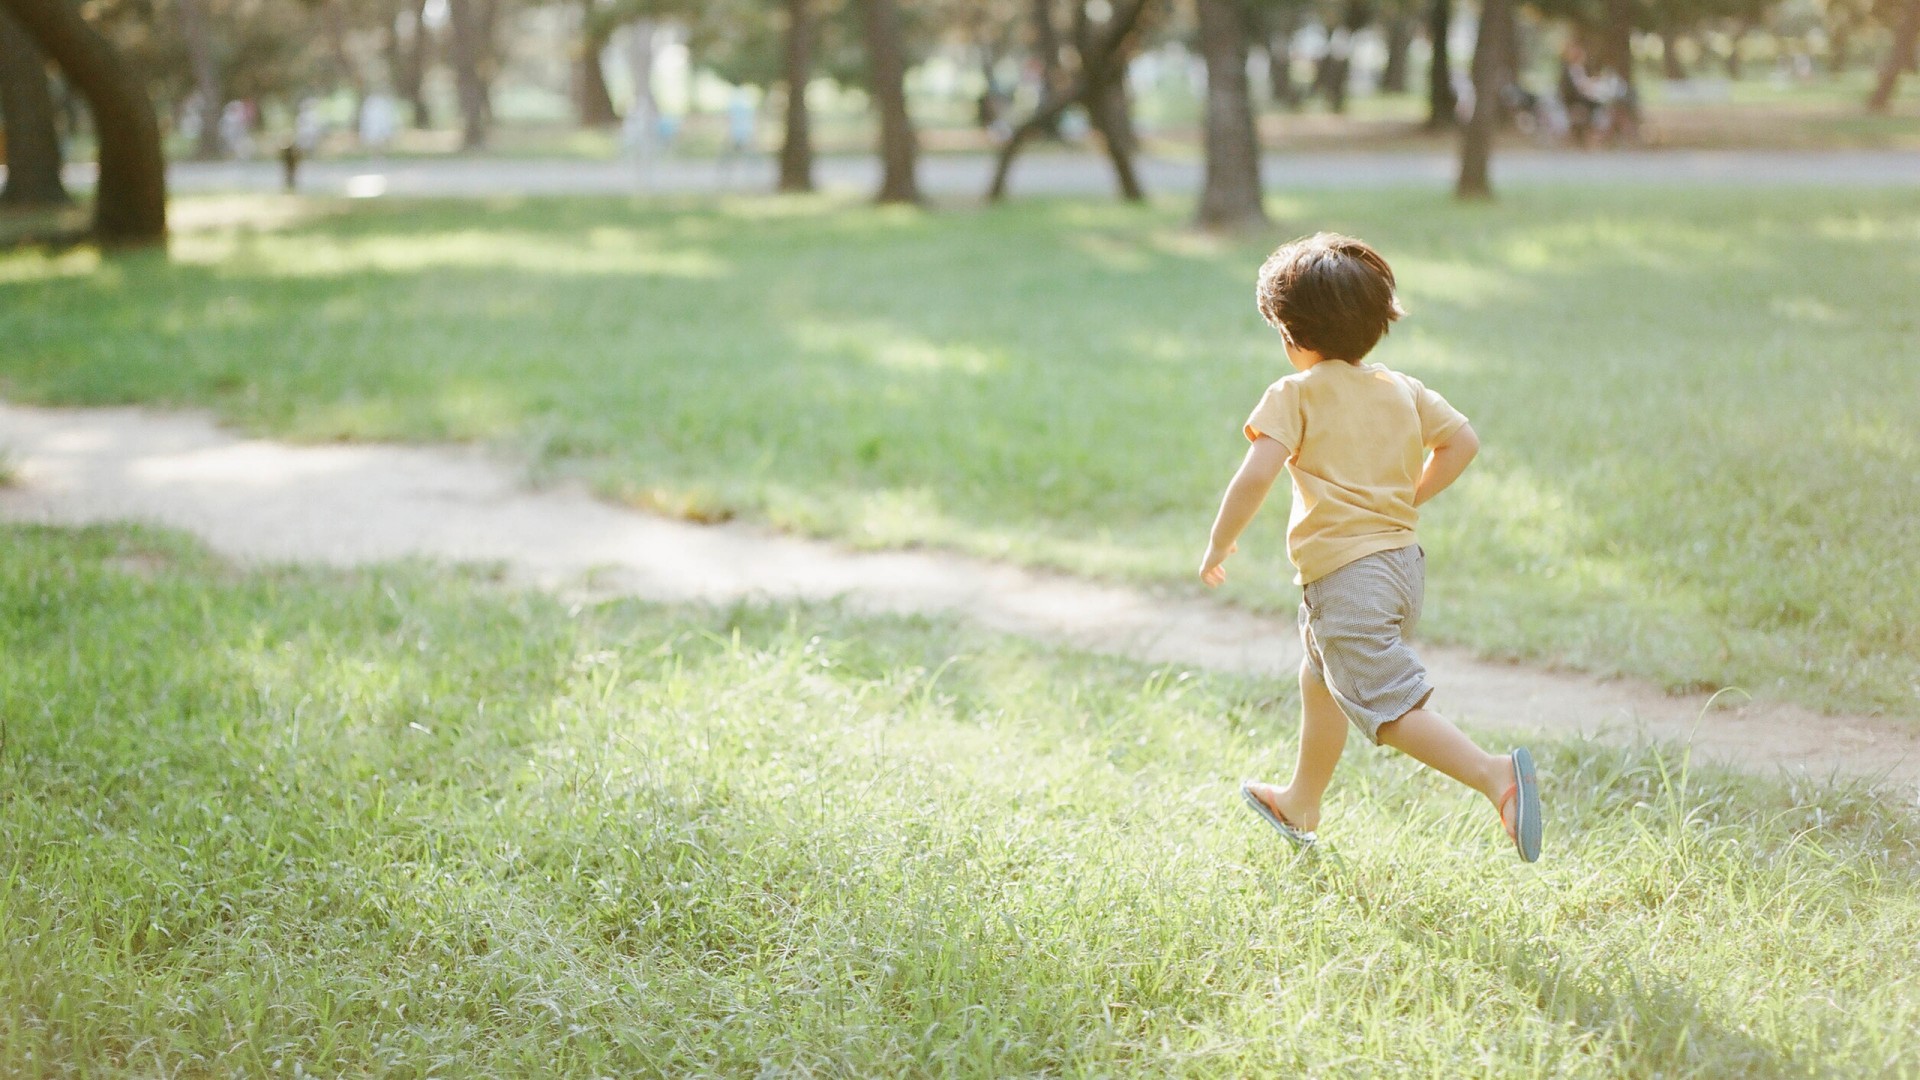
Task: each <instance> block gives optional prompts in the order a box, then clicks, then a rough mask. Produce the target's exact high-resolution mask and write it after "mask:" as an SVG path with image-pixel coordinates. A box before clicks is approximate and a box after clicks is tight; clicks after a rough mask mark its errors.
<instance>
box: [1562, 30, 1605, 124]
mask: <svg viewBox="0 0 1920 1080" xmlns="http://www.w3.org/2000/svg"><path fill="white" fill-rule="evenodd" d="M1559 93H1560V107H1561V108H1562V109H1564V110H1565V111H1566V114H1567V129H1568V130H1569V131H1570V132H1571V133H1572V135H1573V141H1574V143H1575V144H1576V145H1579V146H1582V147H1588V146H1592V145H1593V140H1594V135H1595V134H1596V132H1597V131H1598V130H1599V124H1600V123H1601V121H1602V117H1601V109H1602V108H1603V107H1604V106H1605V105H1606V95H1605V93H1604V91H1603V90H1602V89H1601V87H1600V85H1599V83H1598V82H1597V81H1595V79H1594V78H1593V76H1591V75H1589V74H1588V73H1587V51H1586V50H1585V49H1583V48H1581V47H1580V43H1579V42H1577V41H1569V42H1567V44H1566V47H1565V48H1563V49H1561V50H1560V86H1559Z"/></svg>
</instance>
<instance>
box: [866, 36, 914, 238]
mask: <svg viewBox="0 0 1920 1080" xmlns="http://www.w3.org/2000/svg"><path fill="white" fill-rule="evenodd" d="M861 6H862V7H863V8H864V9H865V10H864V14H865V15H866V37H867V64H868V84H869V88H870V89H871V91H872V93H873V103H874V105H875V106H876V107H877V108H878V109H879V110H880V162H881V169H882V173H881V178H880V193H879V195H878V196H876V197H877V198H878V200H879V201H880V202H883V203H890V202H919V201H920V185H919V183H918V181H917V180H916V179H915V177H914V164H915V159H916V158H917V157H918V156H919V148H918V147H917V146H916V145H915V141H914V135H913V118H912V117H911V116H909V115H908V113H907V50H906V44H905V42H903V41H902V40H901V36H900V12H899V10H898V9H897V8H895V7H894V0H861Z"/></svg>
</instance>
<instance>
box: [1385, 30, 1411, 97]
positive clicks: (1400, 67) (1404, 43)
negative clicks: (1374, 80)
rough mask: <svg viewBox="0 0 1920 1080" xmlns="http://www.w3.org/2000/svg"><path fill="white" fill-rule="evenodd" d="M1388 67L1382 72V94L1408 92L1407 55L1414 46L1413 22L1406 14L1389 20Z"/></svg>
mask: <svg viewBox="0 0 1920 1080" xmlns="http://www.w3.org/2000/svg"><path fill="white" fill-rule="evenodd" d="M1386 33H1387V66H1386V67H1385V68H1383V69H1381V71H1380V92H1381V93H1383V94H1404V93H1406V92H1407V53H1408V52H1409V51H1410V50H1411V48H1412V46H1413V20H1412V19H1411V18H1409V17H1408V16H1407V15H1406V13H1405V12H1395V13H1394V14H1393V15H1392V16H1390V17H1389V18H1388V19H1387V26H1386Z"/></svg>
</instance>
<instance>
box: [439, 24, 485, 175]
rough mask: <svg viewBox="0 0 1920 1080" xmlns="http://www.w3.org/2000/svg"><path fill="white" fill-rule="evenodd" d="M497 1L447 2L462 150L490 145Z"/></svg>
mask: <svg viewBox="0 0 1920 1080" xmlns="http://www.w3.org/2000/svg"><path fill="white" fill-rule="evenodd" d="M493 10H494V0H447V18H448V22H449V23H450V24H451V26H452V29H453V57H452V59H453V78H454V85H455V88H456V89H457V91H458V96H459V98H460V122H461V127H460V147H461V149H463V150H478V149H480V148H481V147H484V146H486V145H487V127H488V125H489V122H490V121H491V119H492V114H493V109H492V107H491V104H490V103H489V102H488V101H487V74H488V68H489V67H490V66H491V63H490V58H491V54H492V52H493Z"/></svg>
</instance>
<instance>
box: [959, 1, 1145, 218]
mask: <svg viewBox="0 0 1920 1080" xmlns="http://www.w3.org/2000/svg"><path fill="white" fill-rule="evenodd" d="M1149 2H1150V0H1121V2H1120V3H1118V4H1116V5H1115V8H1114V10H1113V11H1112V13H1111V14H1110V15H1109V17H1108V19H1107V22H1106V31H1105V33H1102V34H1097V35H1096V34H1095V33H1093V32H1092V31H1091V29H1090V28H1089V27H1088V26H1087V23H1086V17H1085V7H1084V6H1082V7H1081V8H1080V9H1079V12H1080V15H1079V18H1078V19H1076V31H1077V32H1076V34H1075V40H1076V42H1077V43H1078V44H1077V45H1076V48H1077V49H1078V51H1079V53H1080V65H1079V72H1078V73H1077V74H1076V75H1075V76H1074V79H1073V82H1072V83H1071V84H1070V85H1068V86H1066V87H1064V88H1062V89H1061V90H1060V91H1059V92H1058V93H1057V94H1053V95H1050V96H1048V97H1043V98H1041V99H1040V104H1039V105H1038V106H1036V107H1035V108H1034V110H1033V112H1032V113H1030V114H1029V115H1028V116H1027V118H1026V119H1025V120H1022V121H1021V122H1020V123H1019V124H1017V125H1015V126H1014V129H1013V134H1012V135H1011V136H1009V137H1008V138H1007V141H1006V143H1005V144H1004V145H1003V146H1001V147H1000V155H999V157H997V158H995V159H994V163H993V180H992V181H991V182H990V183H989V184H988V186H987V201H988V202H999V201H1000V200H1001V199H1003V198H1005V197H1006V194H1007V177H1008V176H1009V175H1010V174H1011V173H1012V171H1013V160H1014V158H1016V157H1018V156H1020V151H1021V150H1022V149H1023V148H1024V147H1025V146H1026V145H1027V143H1028V142H1030V141H1031V140H1032V139H1034V138H1035V137H1036V136H1038V135H1041V134H1043V133H1045V132H1048V131H1053V130H1055V129H1057V127H1058V125H1059V123H1060V117H1061V116H1062V115H1064V114H1065V113H1066V111H1067V109H1069V108H1070V107H1072V106H1073V105H1075V104H1079V105H1080V106H1081V107H1083V108H1085V109H1086V110H1087V115H1088V116H1089V117H1090V118H1091V119H1092V120H1093V123H1094V126H1095V127H1097V128H1099V129H1100V133H1101V135H1102V137H1103V138H1102V141H1103V142H1105V143H1106V146H1107V154H1108V156H1109V157H1110V158H1111V159H1112V161H1113V169H1114V175H1115V178H1116V179H1117V180H1118V181H1119V183H1120V191H1121V194H1122V195H1124V196H1125V197H1126V198H1128V199H1130V200H1138V199H1140V198H1143V197H1144V195H1143V193H1142V192H1141V190H1140V179H1139V177H1138V176H1136V175H1135V174H1134V171H1133V162H1132V160H1131V159H1130V158H1129V157H1128V156H1127V155H1126V153H1125V152H1124V145H1125V144H1124V143H1123V142H1122V141H1120V140H1119V139H1116V138H1114V137H1113V131H1114V129H1115V128H1117V127H1119V126H1120V123H1123V122H1124V118H1123V120H1122V121H1121V122H1118V123H1117V122H1116V121H1114V120H1113V119H1112V118H1111V117H1109V116H1108V112H1109V106H1110V103H1111V102H1112V97H1111V95H1112V86H1111V81H1112V80H1117V79H1120V78H1124V77H1125V74H1126V61H1125V59H1124V57H1125V56H1126V55H1127V51H1128V49H1129V48H1130V42H1131V40H1132V38H1133V35H1134V32H1135V31H1136V30H1138V29H1139V27H1140V16H1141V14H1142V13H1143V12H1144V11H1145V10H1146V6H1147V4H1148V3H1149ZM1122 89H1124V88H1122ZM1124 101H1125V98H1124V97H1122V98H1121V102H1122V103H1123V105H1124Z"/></svg>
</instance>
